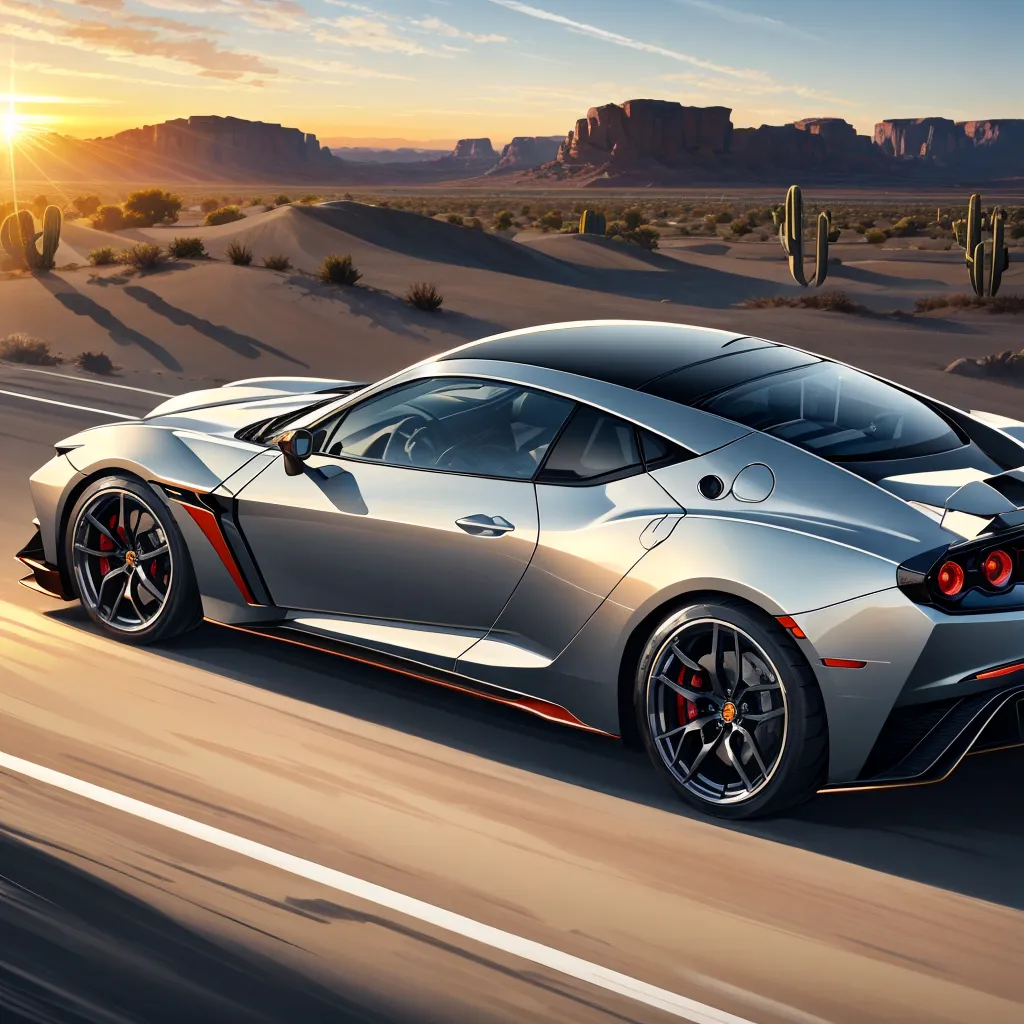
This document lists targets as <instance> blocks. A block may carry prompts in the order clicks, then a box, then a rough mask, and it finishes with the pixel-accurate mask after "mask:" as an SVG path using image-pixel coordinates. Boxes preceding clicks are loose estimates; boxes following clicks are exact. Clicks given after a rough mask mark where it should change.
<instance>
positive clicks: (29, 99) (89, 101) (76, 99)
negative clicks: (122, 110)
mask: <svg viewBox="0 0 1024 1024" xmlns="http://www.w3.org/2000/svg"><path fill="white" fill-rule="evenodd" d="M120 102H121V101H120V100H112V99H101V98H99V97H97V96H39V95H36V94H34V93H23V92H21V93H0V104H2V105H4V106H6V105H7V104H9V103H13V104H14V105H15V106H17V107H24V106H26V105H29V106H30V105H32V104H33V103H45V104H49V105H51V106H52V105H54V104H58V105H60V106H65V105H66V104H79V105H81V106H99V105H106V104H109V103H120Z"/></svg>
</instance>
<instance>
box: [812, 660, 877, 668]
mask: <svg viewBox="0 0 1024 1024" xmlns="http://www.w3.org/2000/svg"><path fill="white" fill-rule="evenodd" d="M821 663H822V664H823V665H828V667H829V668H863V667H864V666H865V665H866V664H867V662H866V661H851V660H850V659H849V658H822V659H821Z"/></svg>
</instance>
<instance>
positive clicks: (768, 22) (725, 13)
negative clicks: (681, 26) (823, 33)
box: [676, 0, 821, 42]
mask: <svg viewBox="0 0 1024 1024" xmlns="http://www.w3.org/2000/svg"><path fill="white" fill-rule="evenodd" d="M676 3H677V4H682V5H683V6H684V7H692V8H694V9H695V10H698V11H706V12H707V13H708V14H713V15H715V16H716V17H718V18H721V19H722V20H723V21H731V22H732V23H733V24H734V25H750V26H752V27H753V28H763V29H768V30H769V31H773V32H786V33H788V34H789V35H793V36H799V37H800V38H801V39H813V40H815V41H816V42H818V41H820V39H821V37H820V36H816V35H814V34H813V33H812V32H807V31H806V30H804V29H802V28H798V27H796V26H795V25H787V24H786V22H784V21H779V19H778V18H769V17H768V15H767V14H754V13H752V12H751V11H738V10H736V9H735V8H734V7H725V6H724V5H722V4H721V3H719V2H718V0H715V2H714V3H712V0H676Z"/></svg>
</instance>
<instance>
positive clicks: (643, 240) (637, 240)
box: [626, 224, 661, 249]
mask: <svg viewBox="0 0 1024 1024" xmlns="http://www.w3.org/2000/svg"><path fill="white" fill-rule="evenodd" d="M659 238H661V232H660V231H658V230H657V229H656V228H652V227H651V226H650V225H648V224H642V225H641V226H640V227H638V228H637V229H636V231H629V232H627V237H626V241H628V242H633V243H634V244H636V245H639V246H640V248H641V249H657V248H658V239H659Z"/></svg>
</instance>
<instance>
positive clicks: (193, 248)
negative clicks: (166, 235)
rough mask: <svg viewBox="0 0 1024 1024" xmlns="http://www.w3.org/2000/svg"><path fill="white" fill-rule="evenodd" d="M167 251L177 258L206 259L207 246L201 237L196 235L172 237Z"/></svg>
mask: <svg viewBox="0 0 1024 1024" xmlns="http://www.w3.org/2000/svg"><path fill="white" fill-rule="evenodd" d="M167 252H168V253H169V254H170V255H171V256H173V257H174V258H175V259H176V260H202V259H206V246H205V245H203V240H202V239H201V238H196V237H195V236H187V237H178V238H172V239H171V244H170V245H169V246H167Z"/></svg>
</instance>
